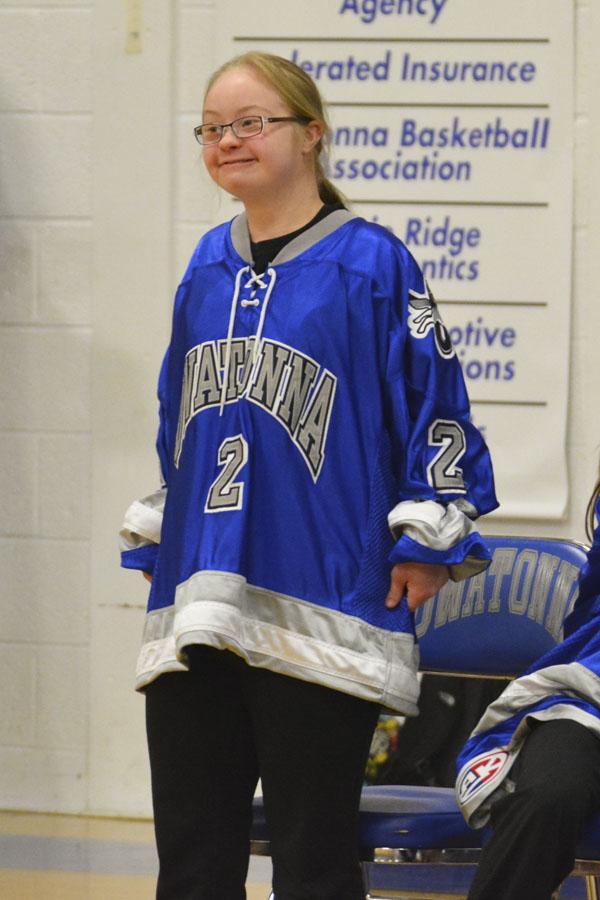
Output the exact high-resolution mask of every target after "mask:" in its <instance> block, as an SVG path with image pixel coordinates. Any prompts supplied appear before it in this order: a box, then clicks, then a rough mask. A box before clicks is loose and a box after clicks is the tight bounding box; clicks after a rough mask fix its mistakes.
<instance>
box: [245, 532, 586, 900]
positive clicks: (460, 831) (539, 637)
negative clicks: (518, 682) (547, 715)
mask: <svg viewBox="0 0 600 900" xmlns="http://www.w3.org/2000/svg"><path fill="white" fill-rule="evenodd" d="M486 541H487V543H488V544H489V546H490V548H491V549H492V551H493V558H492V563H491V565H490V567H489V568H488V569H487V571H486V572H484V573H481V574H480V575H477V576H475V577H474V578H471V579H469V580H467V581H465V582H459V583H454V582H450V583H448V584H447V585H446V586H445V587H444V588H443V589H442V590H441V591H440V592H439V594H437V595H436V596H435V597H432V599H431V600H429V601H428V602H427V603H426V604H425V605H424V606H423V607H422V608H421V609H420V610H419V611H418V613H417V616H416V633H417V637H418V639H419V646H420V654H421V670H422V671H423V672H430V673H438V674H446V675H456V676H462V677H478V678H481V677H485V678H507V677H514V676H515V675H518V674H519V673H520V672H522V671H523V670H524V669H525V668H526V667H527V666H528V665H529V664H530V663H531V662H533V661H534V660H535V659H537V658H538V657H539V656H541V655H542V654H543V653H545V652H546V651H547V650H549V649H550V648H551V647H553V646H554V645H555V644H556V643H557V642H558V641H560V640H561V638H562V626H563V621H564V619H565V617H566V615H567V614H568V612H569V611H570V609H571V608H572V606H573V603H574V601H575V599H576V596H577V584H578V576H579V572H580V569H581V566H582V565H583V563H584V562H585V558H586V548H585V547H583V546H582V545H581V544H578V543H575V542H574V541H567V540H553V539H537V538H529V537H487V538H486ZM485 837H486V832H485V831H484V832H482V831H474V830H472V829H470V828H469V827H468V826H467V825H466V824H465V821H464V819H463V817H462V815H461V813H460V811H459V809H458V807H457V805H456V801H455V798H454V791H453V790H452V789H451V788H434V787H414V786H408V785H385V786H379V787H365V788H363V793H362V800H361V817H360V847H361V859H362V860H363V871H364V881H365V897H366V900H388V898H390V900H391V898H397V900H404V898H406V900H408V898H411V897H412V898H415V900H430V898H431V900H442V898H450V897H452V898H459V897H463V898H464V897H465V896H466V894H467V892H468V890H469V885H470V882H471V879H472V876H473V872H474V866H475V865H476V864H477V860H478V856H479V854H480V852H481V846H482V843H483V842H484V840H485ZM251 847H252V852H253V853H256V854H262V855H265V854H267V855H268V853H269V840H268V829H267V826H266V823H265V820H264V811H263V808H262V802H261V799H260V798H257V800H256V801H255V809H254V825H253V831H252V844H251ZM577 855H578V859H577V862H576V865H575V868H574V870H573V874H574V875H576V876H582V878H583V881H582V878H569V879H567V882H565V884H564V886H563V888H562V889H561V893H560V897H561V900H562V898H564V900H568V898H572V900H575V898H579V897H581V898H582V900H583V898H586V900H600V894H599V893H598V889H597V884H596V876H600V815H599V816H598V817H597V818H595V819H594V820H593V821H592V822H590V824H589V827H588V829H587V831H586V834H585V835H584V837H583V839H582V841H581V844H580V846H579V847H578V851H577Z"/></svg>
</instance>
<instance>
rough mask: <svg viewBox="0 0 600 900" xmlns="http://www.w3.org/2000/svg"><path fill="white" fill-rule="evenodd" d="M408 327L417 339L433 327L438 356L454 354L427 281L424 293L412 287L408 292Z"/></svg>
mask: <svg viewBox="0 0 600 900" xmlns="http://www.w3.org/2000/svg"><path fill="white" fill-rule="evenodd" d="M408 328H409V331H410V333H411V334H412V336H413V337H414V338H417V340H421V339H422V338H424V337H425V336H426V335H427V334H429V332H430V331H431V330H432V329H433V333H434V337H435V346H436V347H437V351H438V353H439V354H440V356H443V357H444V359H450V357H451V356H454V347H453V346H452V341H451V339H450V333H449V331H448V329H447V328H446V326H445V325H444V323H443V322H442V317H441V315H440V311H439V309H438V307H437V303H436V302H435V300H434V297H433V294H432V293H431V290H430V288H429V285H428V284H427V282H425V293H424V294H420V293H419V292H418V291H414V290H412V289H411V290H409V292H408Z"/></svg>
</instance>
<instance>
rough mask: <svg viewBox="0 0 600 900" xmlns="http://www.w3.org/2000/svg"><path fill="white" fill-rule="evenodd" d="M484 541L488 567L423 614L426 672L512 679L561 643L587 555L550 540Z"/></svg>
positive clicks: (419, 623) (419, 625) (420, 630)
mask: <svg viewBox="0 0 600 900" xmlns="http://www.w3.org/2000/svg"><path fill="white" fill-rule="evenodd" d="M485 541H486V543H487V544H488V546H489V547H490V549H491V550H492V551H493V557H492V562H491V564H490V566H489V568H488V569H487V570H486V571H485V572H482V573H481V574H480V575H475V576H474V577H473V578H469V579H467V581H462V582H448V584H447V585H446V586H445V587H444V588H443V589H442V590H441V591H440V592H439V593H438V594H436V596H435V597H432V598H431V600H429V601H428V602H427V603H426V604H424V606H422V607H421V608H420V609H419V610H418V612H417V616H416V632H417V637H418V640H419V648H420V654H421V663H420V667H421V669H422V670H423V671H428V672H449V673H454V674H466V675H488V676H489V675H503V676H513V675H517V674H519V673H520V672H522V671H523V670H524V669H525V668H527V666H528V665H530V663H532V662H533V661H534V660H535V659H537V658H538V657H539V656H541V655H542V654H543V653H545V652H546V651H547V650H549V649H551V648H552V647H553V646H554V645H555V644H556V643H558V642H559V641H560V640H561V639H562V627H563V622H564V620H565V618H566V616H567V614H568V613H569V612H570V610H571V609H572V607H573V604H574V602H575V600H576V597H577V592H578V577H579V572H580V570H581V567H582V565H583V563H584V562H585V559H586V548H585V547H584V546H583V545H582V544H578V543H577V542H575V541H569V540H554V539H552V538H543V539H542V538H531V537H510V536H508V537H489V536H487V535H486V537H485Z"/></svg>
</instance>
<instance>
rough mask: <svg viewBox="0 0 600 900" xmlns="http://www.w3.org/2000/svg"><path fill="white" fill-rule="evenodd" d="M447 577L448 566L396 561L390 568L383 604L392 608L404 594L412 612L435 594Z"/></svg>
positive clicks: (448, 576) (448, 574) (448, 575)
mask: <svg viewBox="0 0 600 900" xmlns="http://www.w3.org/2000/svg"><path fill="white" fill-rule="evenodd" d="M449 578H450V573H449V572H448V566H437V565H429V564H427V563H413V562H410V563H398V564H397V565H395V566H394V568H393V569H392V574H391V579H390V590H389V593H388V595H387V597H386V599H385V605H386V606H387V608H388V609H394V608H395V607H396V606H398V604H399V603H400V601H401V600H402V597H403V596H404V595H405V594H406V601H407V603H408V608H409V609H410V610H411V611H412V612H414V611H415V610H416V609H418V608H419V606H422V605H423V603H425V601H426V600H429V598H430V597H433V595H434V594H437V592H438V591H439V590H440V588H443V587H444V585H445V584H446V582H447V581H448V579H449Z"/></svg>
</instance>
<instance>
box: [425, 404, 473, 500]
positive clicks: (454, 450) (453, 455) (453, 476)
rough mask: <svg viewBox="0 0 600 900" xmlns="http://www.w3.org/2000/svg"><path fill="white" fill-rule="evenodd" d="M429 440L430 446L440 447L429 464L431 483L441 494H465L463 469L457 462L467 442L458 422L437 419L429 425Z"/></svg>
mask: <svg viewBox="0 0 600 900" xmlns="http://www.w3.org/2000/svg"><path fill="white" fill-rule="evenodd" d="M428 442H429V446H430V447H439V448H440V449H439V451H438V452H437V453H436V455H435V456H434V457H433V459H432V460H431V462H430V463H429V465H428V466H427V480H428V481H429V484H430V485H431V486H432V487H433V488H435V490H436V491H438V493H440V494H451V493H461V494H465V493H466V491H467V489H466V487H465V482H464V479H463V474H462V469H461V468H460V467H459V466H457V465H456V464H457V462H458V461H459V460H460V459H461V457H462V456H463V455H464V452H465V450H466V447H467V443H466V440H465V433H464V431H463V430H462V428H461V427H460V425H459V424H458V422H453V421H451V420H447V419H436V420H435V422H433V423H432V424H431V425H430V426H429V434H428Z"/></svg>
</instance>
